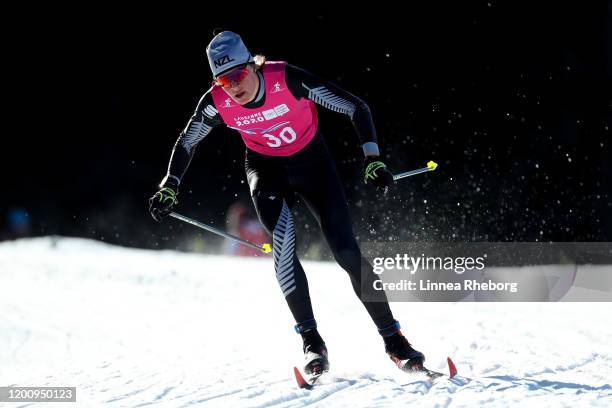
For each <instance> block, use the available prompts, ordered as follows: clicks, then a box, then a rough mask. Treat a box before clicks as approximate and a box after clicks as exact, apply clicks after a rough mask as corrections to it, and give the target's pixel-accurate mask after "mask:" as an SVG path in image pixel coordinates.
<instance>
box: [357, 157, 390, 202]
mask: <svg viewBox="0 0 612 408" xmlns="http://www.w3.org/2000/svg"><path fill="white" fill-rule="evenodd" d="M363 182H364V183H366V184H370V185H374V186H376V189H377V190H380V191H382V192H383V194H387V191H388V189H389V186H391V185H392V184H393V183H394V182H395V181H394V180H393V174H391V172H390V171H389V169H387V165H386V164H385V163H383V162H382V161H381V160H380V159H379V157H378V156H366V158H365V161H364V177H363Z"/></svg>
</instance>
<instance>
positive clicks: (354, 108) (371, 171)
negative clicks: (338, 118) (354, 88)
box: [285, 64, 393, 192]
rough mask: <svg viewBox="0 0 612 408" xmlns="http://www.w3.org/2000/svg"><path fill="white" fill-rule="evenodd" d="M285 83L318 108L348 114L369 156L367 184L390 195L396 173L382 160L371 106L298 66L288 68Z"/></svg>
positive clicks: (299, 96)
mask: <svg viewBox="0 0 612 408" xmlns="http://www.w3.org/2000/svg"><path fill="white" fill-rule="evenodd" d="M285 81H286V83H287V86H288V87H289V90H290V91H291V93H292V94H293V96H295V97H296V98H307V99H310V100H311V101H313V102H315V103H316V104H317V105H320V106H323V107H325V108H327V109H330V110H332V111H335V112H340V113H344V114H345V115H347V116H348V117H349V118H350V119H351V122H352V123H353V126H354V127H355V131H356V132H357V136H358V137H359V140H360V141H361V147H362V148H363V154H364V156H365V161H364V182H365V183H366V184H368V183H371V184H373V185H375V186H376V187H378V188H381V189H383V190H384V191H385V192H386V191H387V188H388V186H389V185H391V184H392V183H393V174H391V172H390V171H389V170H388V169H387V166H386V165H385V163H384V162H383V161H382V160H380V158H379V156H380V151H379V149H378V142H377V138H376V128H375V127H374V120H373V119H372V112H371V111H370V108H369V106H368V105H367V104H366V103H365V102H364V101H363V100H361V99H360V98H358V97H357V96H355V95H353V94H351V93H349V92H347V91H345V90H344V89H342V88H340V87H339V86H337V85H335V84H332V83H331V82H329V81H324V80H322V79H320V78H318V77H316V76H315V75H313V74H311V73H310V72H308V71H306V70H303V69H301V68H298V67H296V66H294V65H289V64H288V65H287V67H286V69H285Z"/></svg>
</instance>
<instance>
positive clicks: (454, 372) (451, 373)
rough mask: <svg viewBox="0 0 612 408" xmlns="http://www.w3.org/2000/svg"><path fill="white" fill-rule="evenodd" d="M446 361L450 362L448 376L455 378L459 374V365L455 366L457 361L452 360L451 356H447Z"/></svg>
mask: <svg viewBox="0 0 612 408" xmlns="http://www.w3.org/2000/svg"><path fill="white" fill-rule="evenodd" d="M446 362H447V363H448V373H449V375H448V376H449V377H450V378H453V377H454V376H456V375H457V366H455V363H453V360H451V358H450V357H446Z"/></svg>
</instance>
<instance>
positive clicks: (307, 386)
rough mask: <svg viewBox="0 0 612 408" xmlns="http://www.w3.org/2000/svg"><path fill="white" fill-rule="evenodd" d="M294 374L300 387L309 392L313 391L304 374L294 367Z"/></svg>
mask: <svg viewBox="0 0 612 408" xmlns="http://www.w3.org/2000/svg"><path fill="white" fill-rule="evenodd" d="M293 374H295V381H297V384H298V387H300V388H304V389H307V390H310V389H312V385H310V384H308V381H306V380H305V379H304V377H303V376H302V373H300V370H299V369H298V368H297V367H293Z"/></svg>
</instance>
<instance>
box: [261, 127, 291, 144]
mask: <svg viewBox="0 0 612 408" xmlns="http://www.w3.org/2000/svg"><path fill="white" fill-rule="evenodd" d="M263 137H265V138H267V139H268V142H267V144H268V146H270V147H279V146H280V145H282V144H283V142H285V144H291V143H293V142H295V140H296V139H297V134H296V133H295V130H293V129H291V128H290V127H289V126H287V127H284V128H283V129H282V130H281V131H280V133H279V134H278V137H277V136H274V135H271V134H268V133H266V134H264V135H263Z"/></svg>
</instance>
